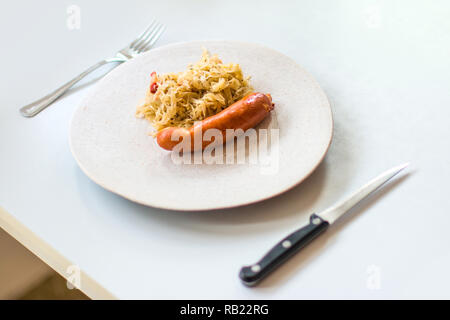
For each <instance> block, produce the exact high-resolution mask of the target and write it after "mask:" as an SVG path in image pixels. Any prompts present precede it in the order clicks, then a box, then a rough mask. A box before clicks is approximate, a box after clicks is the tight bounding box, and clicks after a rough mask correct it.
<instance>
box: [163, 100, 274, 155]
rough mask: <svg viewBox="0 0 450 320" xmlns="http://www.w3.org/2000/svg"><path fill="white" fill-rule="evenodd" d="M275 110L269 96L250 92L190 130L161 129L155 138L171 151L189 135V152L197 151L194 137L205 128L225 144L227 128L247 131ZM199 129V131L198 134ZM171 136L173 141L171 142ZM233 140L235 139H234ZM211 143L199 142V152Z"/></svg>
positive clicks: (203, 131)
mask: <svg viewBox="0 0 450 320" xmlns="http://www.w3.org/2000/svg"><path fill="white" fill-rule="evenodd" d="M273 108H274V104H273V103H272V97H271V96H270V94H267V95H266V94H263V93H259V92H256V93H251V94H249V95H247V96H245V97H244V98H242V99H241V100H239V101H237V102H235V103H233V104H232V105H231V106H229V107H228V108H226V109H224V110H222V111H221V112H219V113H218V114H216V115H214V116H210V117H208V118H206V119H204V120H203V121H200V122H198V123H196V124H194V125H193V126H192V127H191V128H190V129H184V128H177V127H169V128H165V129H163V130H161V131H160V132H158V134H157V135H156V142H157V143H158V145H159V146H160V147H161V148H163V149H166V150H169V151H171V150H172V149H173V148H174V147H175V146H176V145H177V144H178V143H180V142H181V141H182V140H183V137H184V136H187V135H190V141H191V150H192V151H195V150H199V149H200V148H199V147H198V146H194V136H195V135H196V134H199V133H200V132H202V134H204V133H205V132H206V131H207V130H208V129H217V130H219V131H220V132H221V133H222V137H223V143H225V142H226V138H227V136H226V129H234V130H238V129H242V130H243V131H246V130H247V129H250V128H253V127H255V126H256V125H257V124H258V123H260V122H261V121H262V120H263V119H264V118H265V117H266V116H267V115H268V114H269V113H270V111H272V110H273ZM200 130H201V131H200ZM172 137H173V140H174V141H172ZM233 138H234V137H233ZM213 142H214V140H213V141H206V140H204V139H202V143H201V149H202V150H203V149H205V148H206V146H208V145H209V144H210V143H213Z"/></svg>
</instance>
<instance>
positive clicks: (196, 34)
mask: <svg viewBox="0 0 450 320" xmlns="http://www.w3.org/2000/svg"><path fill="white" fill-rule="evenodd" d="M73 3H74V4H75V5H78V6H79V8H80V9H81V29H79V30H77V29H75V30H69V29H68V28H67V26H66V19H67V14H66V9H67V7H66V5H65V4H64V3H56V2H54V1H50V0H46V1H40V2H39V3H36V2H34V1H23V2H18V1H15V2H10V3H9V4H7V5H4V6H3V8H2V10H1V12H0V24H1V28H0V38H1V39H2V42H3V47H2V59H1V60H0V61H1V62H0V63H1V70H2V71H1V75H0V84H1V88H2V92H1V98H0V99H1V100H0V102H1V104H0V105H1V108H0V152H1V156H0V205H1V206H2V207H3V209H2V210H0V227H2V228H4V229H5V230H6V231H7V232H9V233H10V234H12V235H13V236H14V237H16V238H17V239H18V240H19V241H21V242H22V243H23V244H24V245H25V246H27V247H28V248H30V249H31V250H32V251H33V252H34V253H35V254H37V255H38V256H39V257H41V258H42V259H43V260H44V261H45V262H46V263H48V264H49V265H50V266H51V267H53V268H54V269H56V270H57V271H58V272H60V273H61V274H63V275H65V276H66V277H69V276H70V275H69V274H68V273H67V271H68V270H67V268H68V266H70V265H72V264H74V265H77V266H79V268H80V270H81V271H82V276H81V289H82V290H83V291H84V292H85V293H86V294H88V295H90V296H91V297H93V298H109V297H116V298H124V299H126V298H193V299H194V298H236V299H241V298H242V299H247V298H249V299H260V298H261V299H272V298H286V299H299V298H450V294H449V291H448V286H449V285H450V275H449V273H448V270H449V268H450V250H449V244H450V232H449V225H450V214H449V211H450V198H449V195H448V185H449V178H450V169H449V159H450V148H449V140H448V139H449V138H450V125H449V123H448V122H449V120H450V107H449V105H450V96H449V84H450V60H449V54H450V41H449V40H450V39H449V35H450V22H449V20H448V14H449V12H450V5H449V4H448V2H447V1H432V2H424V1H413V2H412V1H393V2H378V1H339V2H338V1H308V2H306V1H295V2H294V1H286V2H283V3H282V4H281V3H279V2H276V1H265V2H261V1H128V2H127V5H124V4H114V5H113V4H109V3H110V2H108V1H95V2H94V1H85V0H83V1H81V0H78V1H73ZM151 17H157V18H158V19H159V20H160V21H162V22H164V23H166V24H167V26H168V29H167V31H166V33H165V34H164V36H163V38H162V39H161V40H160V41H159V42H158V45H164V44H168V43H172V42H176V41H184V40H194V39H236V40H244V41H253V42H258V43H262V44H265V45H267V46H270V47H272V48H275V49H277V50H279V51H281V52H283V53H285V54H287V55H289V56H291V57H292V58H293V59H295V60H296V61H297V62H298V63H299V64H301V65H302V66H303V67H304V68H306V69H307V70H308V71H309V72H310V73H311V74H312V75H313V76H314V77H315V78H316V79H317V80H318V82H319V83H320V84H321V86H322V87H323V89H324V90H325V92H326V93H327V95H328V96H329V99H330V101H331V104H332V108H333V113H334V120H335V132H334V140H333V143H332V146H331V149H330V150H329V152H328V155H327V157H326V159H325V161H324V162H323V163H322V164H321V165H320V167H319V168H318V169H317V170H316V171H315V173H314V174H313V175H312V176H311V177H310V178H308V179H307V181H305V182H304V183H302V184H301V185H300V186H298V187H296V188H295V189H293V190H291V191H289V192H287V193H286V194H283V195H281V196H278V197H276V198H274V199H272V200H269V201H264V202H262V203H258V204H255V205H251V206H247V207H243V208H236V209H231V210H218V211H214V212H202V213H196V212H192V213H181V212H171V211H164V210H158V209H154V208H149V207H144V206H140V205H137V204H134V203H132V202H130V201H127V200H125V199H122V198H121V197H119V196H116V195H114V194H112V193H110V192H108V191H106V190H104V189H102V188H101V187H99V186H97V185H96V184H94V183H93V182H92V181H90V180H89V179H88V178H87V177H86V176H85V175H84V174H83V173H82V172H81V170H80V169H79V168H78V166H77V164H76V163H75V161H74V160H73V158H72V156H71V153H70V151H69V146H68V127H69V121H70V118H71V115H72V113H73V111H74V110H75V108H76V107H77V105H78V104H79V103H80V101H81V100H82V98H83V97H84V96H85V95H86V93H87V91H88V90H89V89H90V88H91V87H92V84H90V85H85V86H82V87H81V88H79V89H78V90H76V91H74V92H72V93H71V94H69V95H66V96H65V97H64V98H62V99H60V100H59V101H58V102H57V103H55V104H54V105H52V106H51V107H50V108H48V109H47V110H45V111H44V112H42V113H41V114H39V115H38V116H37V117H35V118H32V119H25V118H23V117H21V116H20V115H19V113H18V108H19V107H20V106H22V105H24V104H27V103H28V102H31V101H32V100H34V99H36V98H38V97H40V96H41V95H43V94H45V93H48V92H49V91H50V90H51V89H53V88H56V87H57V86H58V85H60V84H61V83H63V82H64V81H67V80H68V79H69V78H70V77H72V76H74V75H76V74H77V73H79V72H81V71H82V70H83V69H84V68H85V67H88V66H89V65H90V64H93V63H95V62H96V61H97V60H99V59H101V58H104V57H106V56H108V55H109V54H110V53H112V52H113V51H114V50H115V49H118V48H120V47H121V46H123V44H124V43H126V42H127V41H129V40H130V39H131V38H132V37H133V36H134V35H135V34H137V33H138V32H139V31H140V30H141V29H142V28H143V27H144V26H145V25H146V24H147V22H148V21H149V20H150V18H151ZM299 161H301V159H299ZM404 161H411V169H410V170H408V171H409V174H406V175H405V174H403V175H402V176H401V177H398V178H397V179H396V180H395V181H393V182H392V183H390V184H389V186H387V187H385V188H384V189H383V190H381V191H379V192H378V193H377V194H376V195H374V196H373V197H371V198H370V199H369V200H368V201H366V202H365V203H364V204H363V205H361V206H359V207H358V208H356V209H355V210H353V212H352V214H351V215H349V216H348V217H347V218H346V219H344V220H343V221H341V222H340V223H339V224H338V225H336V226H333V227H332V228H331V229H330V230H329V231H328V232H327V233H326V234H324V235H323V236H322V237H320V238H319V239H318V240H317V241H315V242H314V243H313V244H311V245H310V246H309V247H307V248H306V249H305V250H304V251H302V252H301V253H300V254H298V255H296V256H295V257H294V258H293V259H291V260H290V261H289V262H288V263H286V264H285V265H284V266H283V267H281V268H280V269H279V270H278V271H277V272H276V273H274V274H273V275H272V276H271V277H270V278H268V279H267V280H266V281H265V282H263V283H261V285H260V286H259V287H256V288H252V289H249V288H246V287H244V286H242V285H241V283H240V282H239V279H238V277H237V273H238V271H239V268H240V267H241V266H242V265H243V264H248V263H252V262H255V261H256V260H257V259H258V258H260V257H261V255H262V254H264V253H265V251H266V250H267V249H269V247H271V246H272V245H273V244H275V242H276V241H278V240H279V239H280V238H282V237H283V236H285V235H286V234H287V233H289V232H290V231H293V230H294V229H296V228H297V227H299V226H301V225H302V223H303V222H305V221H306V219H307V218H308V216H309V214H311V213H312V212H314V211H316V210H321V209H324V208H325V207H327V206H328V205H330V204H332V203H333V202H334V201H336V200H338V199H339V198H341V197H342V196H344V195H345V194H347V193H348V192H350V191H352V190H353V189H355V188H357V187H359V186H360V185H361V184H362V183H365V182H366V181H367V180H368V179H370V178H371V177H372V176H374V175H376V174H378V173H379V172H381V171H383V170H384V169H387V168H389V167H391V166H393V165H397V164H399V163H401V162H404ZM255 187H257V186H255ZM236 192H239V190H236ZM0 258H1V253H0ZM69 271H73V270H72V269H69ZM0 285H1V284H0Z"/></svg>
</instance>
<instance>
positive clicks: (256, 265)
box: [251, 264, 261, 272]
mask: <svg viewBox="0 0 450 320" xmlns="http://www.w3.org/2000/svg"><path fill="white" fill-rule="evenodd" d="M251 269H252V271H253V272H259V271H261V266H260V265H259V264H255V265H253V266H252V267H251Z"/></svg>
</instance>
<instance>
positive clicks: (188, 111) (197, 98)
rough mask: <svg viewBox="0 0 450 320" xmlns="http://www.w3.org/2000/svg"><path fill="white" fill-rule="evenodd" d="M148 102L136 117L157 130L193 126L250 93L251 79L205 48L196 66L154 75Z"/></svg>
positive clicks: (138, 109) (237, 67)
mask: <svg viewBox="0 0 450 320" xmlns="http://www.w3.org/2000/svg"><path fill="white" fill-rule="evenodd" d="M151 77H152V81H151V84H150V86H149V88H148V90H147V94H146V98H145V103H144V104H143V105H141V106H138V108H137V111H136V116H138V117H140V118H145V119H147V120H149V121H150V123H151V124H152V125H153V127H154V128H155V129H156V131H160V130H162V129H164V128H166V127H182V128H188V127H191V126H192V125H193V124H194V122H195V121H201V120H203V119H205V118H207V117H209V116H212V115H215V114H217V113H219V112H220V111H222V110H223V109H225V108H227V107H228V106H230V105H231V104H233V103H234V102H236V101H238V100H240V99H242V98H243V97H244V96H245V95H247V94H249V93H251V92H252V91H253V88H252V87H251V86H250V83H249V80H250V77H244V75H243V73H242V70H241V67H240V66H239V64H236V63H229V64H224V63H222V61H221V60H220V59H219V57H218V56H217V55H216V54H215V55H212V56H211V55H209V53H208V51H207V50H206V49H203V54H202V57H201V59H200V61H198V62H197V63H195V64H191V65H189V66H188V68H187V70H185V71H183V72H179V73H167V74H156V73H152V75H151Z"/></svg>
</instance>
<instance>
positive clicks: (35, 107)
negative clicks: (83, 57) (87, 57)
mask: <svg viewBox="0 0 450 320" xmlns="http://www.w3.org/2000/svg"><path fill="white" fill-rule="evenodd" d="M113 61H115V60H102V61H100V62H98V63H96V64H94V65H93V66H92V67H90V68H88V69H87V70H86V71H84V72H82V73H80V74H79V75H78V76H76V77H75V78H73V79H72V80H70V81H69V82H67V83H66V84H64V85H62V86H61V87H59V88H58V89H56V90H55V91H53V92H52V93H50V94H48V95H46V96H45V97H43V98H41V99H39V100H36V101H35V102H32V103H30V104H28V105H26V106H24V107H22V108H21V109H20V113H21V114H22V115H23V116H24V117H34V116H35V115H37V114H38V113H39V112H41V111H42V110H44V109H45V108H47V107H48V106H49V105H50V104H52V103H53V102H54V101H55V100H56V99H58V98H59V97H60V96H62V95H63V94H64V93H65V92H66V91H67V90H69V89H70V88H71V87H72V86H73V85H74V84H75V83H77V82H78V81H80V80H81V79H83V78H84V77H85V76H87V75H88V74H89V73H91V72H92V71H94V70H96V69H97V68H99V67H101V66H103V65H104V64H107V63H109V62H113Z"/></svg>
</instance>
